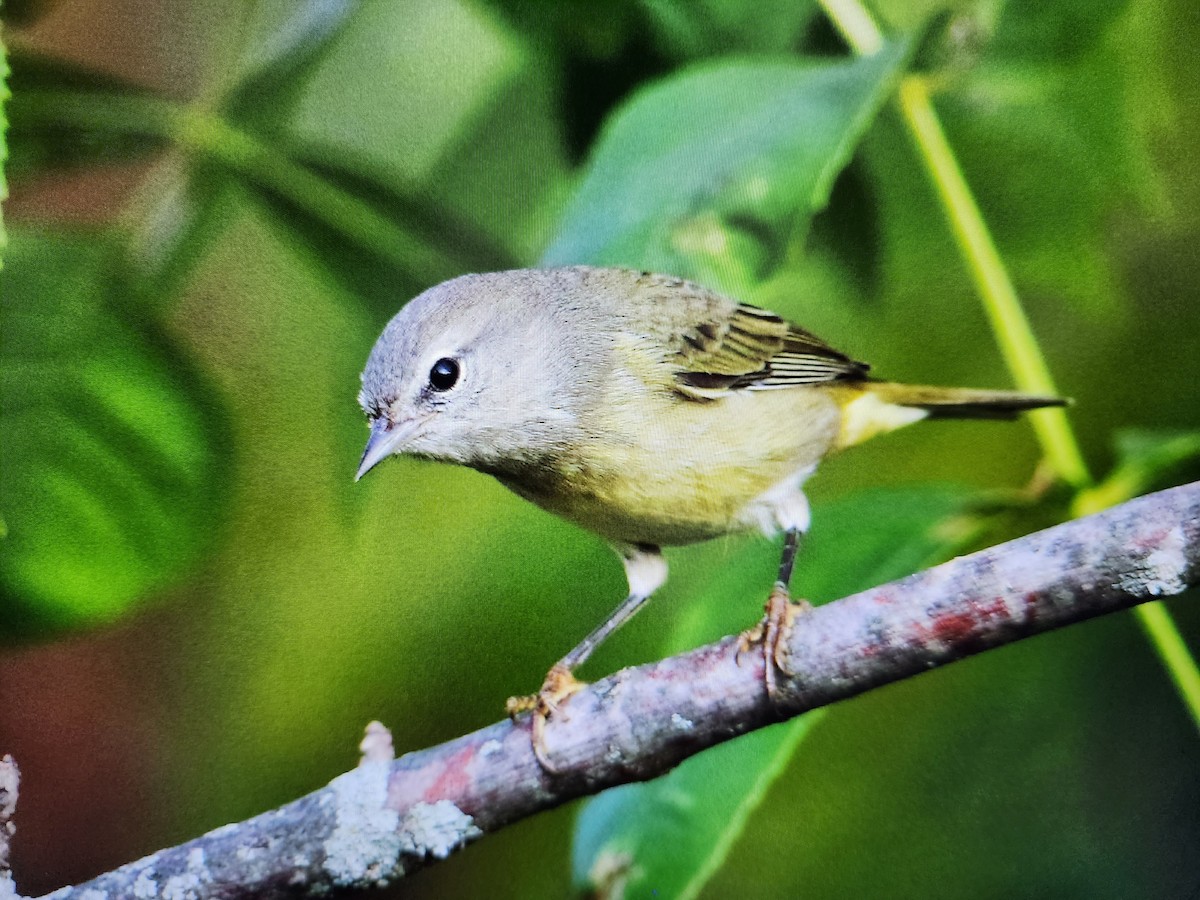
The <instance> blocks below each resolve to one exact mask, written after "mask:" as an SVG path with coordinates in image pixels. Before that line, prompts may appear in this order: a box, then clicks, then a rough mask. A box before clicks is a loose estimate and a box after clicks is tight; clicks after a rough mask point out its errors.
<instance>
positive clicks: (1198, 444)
mask: <svg viewBox="0 0 1200 900" xmlns="http://www.w3.org/2000/svg"><path fill="white" fill-rule="evenodd" d="M1116 446H1117V459H1118V463H1117V468H1118V469H1131V470H1136V471H1138V472H1140V473H1141V476H1142V479H1143V481H1144V482H1145V483H1146V484H1147V485H1151V484H1155V483H1157V482H1159V481H1160V480H1161V479H1163V478H1168V477H1170V476H1171V475H1172V473H1174V472H1175V471H1177V470H1178V469H1179V468H1180V467H1181V466H1184V465H1186V464H1188V463H1192V462H1195V461H1196V460H1197V459H1200V431H1150V430H1147V429H1141V428H1137V429H1127V430H1124V431H1118V432H1117V437H1116Z"/></svg>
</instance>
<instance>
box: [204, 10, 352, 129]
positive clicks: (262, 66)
mask: <svg viewBox="0 0 1200 900" xmlns="http://www.w3.org/2000/svg"><path fill="white" fill-rule="evenodd" d="M362 5H363V4H362V2H361V0H305V2H301V3H297V2H295V0H269V2H263V3H258V4H256V7H255V10H254V15H255V17H256V19H257V20H258V21H257V22H256V23H254V24H253V25H252V26H251V27H250V28H248V29H247V30H248V32H249V37H248V39H247V40H246V42H245V48H246V53H245V55H244V58H243V59H242V60H241V64H240V71H239V72H238V75H237V78H238V81H237V85H236V87H235V88H234V89H233V91H232V92H231V93H230V96H229V97H228V98H227V99H226V100H225V104H224V105H225V107H226V108H227V109H230V110H236V111H237V113H238V115H237V117H236V118H237V120H238V121H239V123H242V124H245V123H248V122H250V121H251V120H255V121H257V122H258V123H259V124H260V125H262V126H265V127H266V128H267V129H268V130H269V129H271V128H273V127H276V126H277V125H278V123H279V122H280V121H281V119H282V118H284V114H285V112H286V111H287V110H290V109H291V107H292V104H293V103H294V102H295V101H296V99H297V97H298V96H299V93H300V92H301V91H302V90H303V88H304V85H305V84H306V83H307V80H308V78H309V76H311V74H312V73H313V71H314V70H315V69H316V68H317V67H318V66H319V65H320V63H321V61H322V59H323V58H324V57H325V55H326V54H327V53H328V52H329V49H330V47H331V45H332V44H333V42H334V41H336V40H337V38H338V36H339V35H340V34H341V32H342V30H343V29H344V28H345V27H346V23H347V22H348V20H349V19H350V17H351V16H352V15H353V14H354V13H355V12H356V11H358V10H359V9H360V8H361V7H362Z"/></svg>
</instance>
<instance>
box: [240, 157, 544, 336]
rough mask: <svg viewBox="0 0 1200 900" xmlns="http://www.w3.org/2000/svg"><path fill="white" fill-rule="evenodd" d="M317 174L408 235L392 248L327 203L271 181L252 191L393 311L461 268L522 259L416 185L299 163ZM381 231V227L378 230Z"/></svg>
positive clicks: (335, 268)
mask: <svg viewBox="0 0 1200 900" xmlns="http://www.w3.org/2000/svg"><path fill="white" fill-rule="evenodd" d="M299 164H300V165H302V166H304V168H306V169H307V170H308V171H309V172H311V173H312V174H313V176H314V177H315V178H318V179H320V181H321V182H323V183H325V184H328V185H330V186H332V187H334V188H336V189H338V190H339V191H340V192H341V193H342V194H343V195H344V196H345V197H347V198H353V199H354V200H355V201H357V202H358V203H359V204H361V206H362V208H364V209H369V210H371V211H372V212H373V213H374V214H375V215H378V216H379V217H380V218H381V219H382V220H383V221H386V222H389V223H392V224H393V226H394V227H395V228H396V229H397V230H398V231H399V232H402V233H404V234H406V235H407V237H406V241H405V246H398V249H397V250H396V251H394V252H391V253H386V252H380V250H379V248H377V247H372V246H363V242H361V241H358V240H355V236H354V235H353V234H348V233H347V229H345V228H344V227H340V226H341V223H339V222H338V221H336V220H335V219H333V218H332V217H331V216H330V215H329V214H330V212H331V210H330V209H329V207H328V206H318V207H315V208H313V207H305V206H302V205H300V204H298V203H296V202H295V201H294V200H293V199H292V198H291V197H288V196H286V195H284V194H281V193H279V192H278V191H273V190H271V189H270V186H265V185H261V184H255V183H252V184H251V185H250V187H251V188H252V190H253V192H254V194H255V195H256V196H257V197H258V198H259V199H260V200H261V201H262V202H264V203H266V204H267V206H268V207H269V208H270V209H271V210H272V212H273V213H274V214H273V215H272V216H271V220H272V222H273V223H274V224H275V225H276V226H280V227H282V228H283V229H284V230H285V231H286V232H288V233H290V234H292V235H293V236H295V237H296V238H298V239H299V243H300V244H301V245H303V246H305V247H307V248H308V249H309V250H311V251H312V252H313V253H314V254H315V255H316V256H317V257H318V258H319V259H320V260H321V261H322V262H323V263H324V265H325V267H326V269H327V271H328V272H329V273H330V274H332V275H333V276H334V277H336V278H338V279H339V280H341V281H343V283H345V284H346V286H347V287H349V288H350V289H351V290H352V291H353V292H354V293H355V294H356V295H357V296H359V297H363V298H365V299H366V300H367V301H369V302H370V303H371V304H372V305H373V306H374V307H375V308H376V309H378V310H380V311H382V312H384V313H387V314H388V315H391V314H393V313H395V311H396V307H397V305H398V303H399V302H400V301H401V300H402V299H403V298H405V297H407V296H411V295H412V294H415V293H419V292H420V291H421V290H423V289H424V288H425V287H427V286H428V285H430V284H436V283H438V282H440V281H445V280H446V279H448V278H452V277H454V276H455V275H460V274H462V273H463V272H464V271H467V272H479V271H491V270H497V269H511V268H516V267H517V266H518V265H519V264H520V261H519V260H517V259H515V258H514V257H513V256H512V254H511V253H510V252H509V251H508V250H507V249H505V248H504V247H502V246H500V245H499V244H498V243H497V242H496V241H494V240H492V239H491V237H490V236H489V235H488V234H486V233H485V232H484V231H483V230H482V229H480V228H479V227H477V226H476V225H475V224H474V223H472V222H469V221H466V220H464V219H461V218H459V217H458V216H457V215H455V214H454V212H453V210H450V209H448V208H447V207H446V206H445V205H444V204H440V203H434V202H430V200H429V198H428V196H427V195H426V194H425V193H424V192H421V191H417V190H412V191H408V192H403V193H402V192H400V191H399V190H397V189H395V188H393V187H390V186H388V185H384V184H380V183H379V181H377V180H375V179H373V178H368V177H365V176H363V175H360V174H358V173H355V172H353V171H350V170H348V169H344V168H340V167H337V166H326V165H319V164H306V163H303V162H300V163H299ZM376 233H378V230H377V231H376Z"/></svg>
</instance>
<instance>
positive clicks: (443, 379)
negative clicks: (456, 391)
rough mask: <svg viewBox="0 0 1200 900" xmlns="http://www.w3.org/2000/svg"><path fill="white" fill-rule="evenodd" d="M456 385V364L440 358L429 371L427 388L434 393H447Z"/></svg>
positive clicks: (450, 360)
mask: <svg viewBox="0 0 1200 900" xmlns="http://www.w3.org/2000/svg"><path fill="white" fill-rule="evenodd" d="M457 383H458V363H456V362H455V361H454V360H452V359H446V358H444V357H443V358H442V359H439V360H438V361H437V362H435V363H434V364H433V368H432V369H430V370H429V386H430V387H431V388H433V389H434V390H435V391H448V390H450V388H452V387H454V385H455V384H457Z"/></svg>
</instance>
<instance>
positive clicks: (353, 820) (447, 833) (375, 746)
mask: <svg viewBox="0 0 1200 900" xmlns="http://www.w3.org/2000/svg"><path fill="white" fill-rule="evenodd" d="M1198 581H1200V482H1198V483H1195V484H1191V485H1187V486H1184V487H1179V488H1174V489H1172V490H1169V491H1162V492H1161V493H1158V494H1153V495H1150V496H1148V497H1144V498H1142V499H1139V500H1134V501H1131V502H1129V503H1126V504H1124V505H1122V506H1119V507H1114V508H1113V509H1111V510H1109V511H1107V512H1104V513H1101V514H1099V515H1095V516H1091V517H1089V518H1086V519H1079V520H1076V521H1074V522H1069V523H1067V524H1064V525H1059V526H1057V527H1055V528H1051V529H1048V530H1046V531H1043V532H1039V533H1038V534H1034V535H1030V536H1028V537H1024V538H1021V539H1019V540H1015V541H1011V542H1009V543H1007V544H1003V545H1001V546H998V547H993V548H991V549H989V550H985V551H982V552H980V553H975V554H973V555H971V556H966V557H961V558H959V559H956V560H953V561H951V562H948V563H946V564H944V565H941V566H938V567H936V568H933V569H929V570H927V571H924V572H921V573H918V574H916V575H912V576H910V577H908V578H905V579H902V580H900V581H897V582H893V583H891V584H887V585H883V586H882V587H877V588H873V589H872V590H869V591H864V592H862V593H860V594H855V595H854V596H852V597H847V598H845V599H843V600H839V601H837V602H834V603H830V604H827V605H825V606H822V607H819V608H817V609H815V610H813V611H812V612H808V613H804V614H802V615H800V616H798V617H797V619H796V627H794V628H793V629H792V630H791V632H790V634H788V635H787V641H786V645H785V648H784V654H785V662H786V664H787V668H788V669H789V673H788V674H787V675H786V676H784V675H780V677H779V679H778V695H777V697H776V702H775V703H772V702H771V701H769V700H768V698H767V697H766V694H765V692H764V688H763V660H762V654H760V653H749V654H747V653H743V654H742V655H741V661H740V665H739V662H738V659H737V655H738V654H737V649H738V638H737V637H728V638H725V639H724V640H721V641H719V642H717V643H715V644H711V645H709V646H706V647H701V648H700V649H698V650H693V651H691V652H689V653H684V654H681V655H679V656H675V657H671V658H670V659H666V660H663V661H662V662H658V663H654V664H652V665H646V666H640V667H638V668H634V669H625V670H622V671H620V672H618V673H617V674H615V675H613V676H611V677H610V678H606V679H604V680H602V681H599V682H596V683H595V684H593V685H591V686H590V687H588V688H587V689H586V690H584V691H582V692H580V693H578V694H576V695H574V696H572V697H571V698H570V699H569V700H567V701H566V702H565V703H564V704H563V705H562V706H561V708H560V710H559V711H558V712H557V713H556V714H555V716H554V717H553V718H552V719H551V721H550V724H549V726H548V728H547V730H546V743H547V747H548V750H549V754H550V757H551V759H552V760H554V761H555V763H556V764H557V766H558V767H559V769H560V772H559V774H556V775H549V774H547V773H546V772H545V771H543V769H542V768H541V767H540V766H539V765H538V763H537V761H536V760H535V759H534V756H533V751H532V748H531V745H530V735H529V722H528V720H527V719H522V720H521V721H519V722H517V723H515V724H514V723H512V722H508V721H504V722H500V723H497V724H495V725H492V726H490V727H488V728H484V729H483V730H481V731H477V732H475V733H474V734H469V735H466V736H465V737H462V738H459V739H457V740H454V741H450V742H449V743H446V744H442V745H441V746H438V747H433V748H430V749H428V750H421V751H416V752H413V753H409V754H406V755H405V756H402V757H401V758H400V759H393V758H392V750H391V740H390V735H388V734H387V732H386V730H385V729H382V727H381V726H378V725H376V724H375V723H373V724H372V726H371V728H369V729H368V735H367V738H366V739H365V740H364V743H363V760H362V762H361V763H360V765H359V766H358V768H357V769H354V770H353V771H351V772H348V773H346V774H344V775H341V776H340V777H338V778H336V779H334V780H333V781H332V782H331V783H330V784H329V786H328V787H325V788H322V789H321V790H319V791H316V792H314V793H312V794H309V795H308V796H306V797H303V798H301V799H299V800H297V801H295V802H293V803H290V804H288V805H286V806H284V807H281V808H280V809H277V810H274V811H272V812H268V813H264V814H262V815H260V816H256V817H255V818H253V819H249V820H247V821H245V822H242V823H239V824H236V825H227V826H225V827H223V828H218V829H217V830H216V831H212V832H210V833H209V834H207V835H204V836H203V837H200V838H197V839H196V840H193V841H190V842H188V843H187V844H184V845H182V846H180V847H176V848H173V849H170V850H163V851H161V852H159V853H156V854H154V855H153V856H149V857H146V858H145V859H143V860H140V861H139V862H136V863H132V864H130V865H128V866H124V867H122V868H121V869H118V870H116V871H114V872H111V873H108V874H106V875H102V876H100V877H99V878H96V879H95V880H93V881H91V882H88V883H87V884H84V885H80V886H78V887H73V888H63V889H61V890H59V891H56V892H54V893H53V894H52V895H50V896H51V897H53V898H55V900H67V898H72V900H75V898H80V900H82V898H85V897H95V896H101V894H89V893H88V892H89V891H102V892H104V893H103V895H102V896H109V897H132V896H137V897H173V896H187V897H191V898H197V900H201V898H218V897H219V898H222V900H232V898H242V897H245V898H249V897H255V898H263V897H284V896H287V897H297V896H318V895H327V894H328V893H329V891H331V890H336V889H338V888H364V887H372V886H383V885H385V884H389V883H392V882H394V881H395V880H397V879H398V878H400V877H402V876H403V875H405V874H407V873H409V872H412V871H414V870H416V869H419V868H421V867H422V866H424V865H426V864H428V863H429V862H432V861H435V860H438V859H444V858H445V857H447V856H449V855H450V854H451V853H453V852H454V851H455V850H457V849H459V848H460V847H462V846H464V845H466V844H467V843H470V842H471V841H474V840H476V839H478V838H480V837H482V836H483V835H484V834H487V833H489V832H492V831H495V830H497V829H499V828H501V827H503V826H505V825H508V824H509V823H511V822H515V821H517V820H519V819H523V818H525V817H526V816H530V815H532V814H534V813H536V812H539V811H541V810H545V809H550V808H552V807H555V806H559V805H561V804H563V803H566V802H568V801H570V800H573V799H576V798H577V797H581V796H583V795H585V794H592V793H596V792H597V791H600V790H603V789H605V788H608V787H612V786H614V785H618V784H623V783H626V782H630V781H635V780H641V779H647V778H652V777H654V776H656V775H661V774H663V773H664V772H666V771H667V770H669V769H670V768H671V767H673V766H675V765H676V764H678V763H679V762H681V761H682V760H684V759H686V758H687V757H689V756H691V755H693V754H695V753H699V752H700V751H702V750H704V749H706V748H708V747H711V746H713V745H715V744H718V743H721V742H722V741H725V740H728V739H729V738H732V737H734V736H736V735H739V734H742V733H744V732H747V731H750V730H753V729H755V728H761V727H763V726H765V725H769V724H771V723H773V722H778V721H780V720H782V719H786V718H789V717H791V716H796V715H799V714H800V713H803V712H805V711H807V710H810V709H815V708H817V707H819V706H825V705H827V704H830V703H834V702H836V701H838V700H843V699H846V698H847V697H852V696H855V695H857V694H861V693H863V692H864V691H868V690H870V689H871V688H873V687H877V686H879V685H882V684H887V683H889V682H893V681H898V680H900V679H902V678H907V677H910V676H912V675H916V674H919V673H921V672H925V671H928V670H929V669H931V668H934V667H936V666H940V665H944V664H946V663H949V662H954V661H955V660H958V659H962V658H963V657H965V656H970V655H971V654H974V653H979V652H981V651H983V650H988V649H991V648H993V647H1000V646H1004V645H1005V644H1009V643H1012V642H1013V641H1016V640H1020V639H1022V638H1025V637H1029V636H1031V635H1034V634H1039V633H1041V632H1045V631H1050V630H1052V629H1054V628H1059V627H1061V626H1063V625H1068V624H1071V623H1073V622H1079V621H1083V620H1085V619H1090V618H1092V617H1094V616H1099V615H1103V614H1105V613H1109V612H1114V611H1116V610H1119V609H1125V608H1128V607H1131V606H1135V605H1136V604H1139V603H1142V602H1144V601H1147V600H1151V599H1155V598H1161V597H1165V596H1169V595H1174V594H1179V593H1182V592H1183V591H1184V590H1186V589H1187V588H1189V587H1191V586H1193V585H1194V584H1196V583H1197V582H1198Z"/></svg>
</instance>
